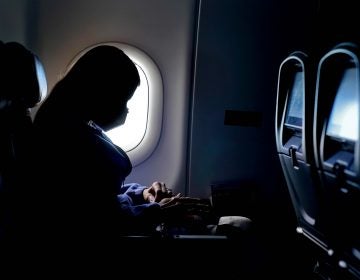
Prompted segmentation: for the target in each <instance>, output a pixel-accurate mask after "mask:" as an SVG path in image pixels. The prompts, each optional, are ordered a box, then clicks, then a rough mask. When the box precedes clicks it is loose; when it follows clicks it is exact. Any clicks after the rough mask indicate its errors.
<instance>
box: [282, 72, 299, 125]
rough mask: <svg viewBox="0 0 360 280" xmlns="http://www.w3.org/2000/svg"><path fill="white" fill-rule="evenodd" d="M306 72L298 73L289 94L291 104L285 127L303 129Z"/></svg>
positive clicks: (289, 104) (289, 103) (287, 110)
mask: <svg viewBox="0 0 360 280" xmlns="http://www.w3.org/2000/svg"><path fill="white" fill-rule="evenodd" d="M303 100H304V72H296V74H295V76H294V81H293V83H292V86H291V88H290V92H289V102H288V106H287V109H286V116H285V125H287V126H290V127H294V128H299V129H301V128H302V119H303V109H304V101H303Z"/></svg>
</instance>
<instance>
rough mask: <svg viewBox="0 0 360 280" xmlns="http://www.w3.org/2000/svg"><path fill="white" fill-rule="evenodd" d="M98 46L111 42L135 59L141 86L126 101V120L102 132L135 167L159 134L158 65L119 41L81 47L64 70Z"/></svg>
mask: <svg viewBox="0 0 360 280" xmlns="http://www.w3.org/2000/svg"><path fill="white" fill-rule="evenodd" d="M99 45H111V46H115V47H118V48H119V49H121V50H123V51H124V52H125V53H126V54H127V55H128V56H129V57H130V58H131V59H132V60H133V61H134V63H135V64H136V67H137V69H138V72H139V75H140V85H139V86H138V88H137V89H136V90H135V92H134V95H133V97H132V98H131V99H130V100H129V101H128V103H127V107H128V109H129V113H128V115H127V117H126V121H125V123H124V124H123V125H121V126H118V127H115V128H113V129H111V130H108V131H105V134H106V135H107V136H108V137H109V138H110V139H111V140H112V141H113V142H114V143H115V144H116V145H118V146H119V147H121V148H122V149H123V150H124V151H126V153H127V154H128V156H129V157H130V160H131V162H132V165H133V166H136V165H138V164H140V163H141V162H142V161H144V160H145V159H146V158H147V157H148V156H149V155H150V154H151V153H152V151H153V150H154V149H155V147H156V144H157V142H158V140H159V137H160V132H161V125H162V111H163V108H162V107H163V84H162V78H161V74H160V71H159V69H158V67H157V65H156V64H155V63H154V61H153V60H152V59H151V58H150V57H149V56H148V55H147V54H146V53H145V52H143V51H141V50H140V49H138V48H136V47H134V46H131V45H128V44H124V43H118V42H105V43H100V44H96V45H92V46H90V47H88V48H86V49H84V50H83V51H81V52H80V53H79V54H78V55H76V56H75V58H74V59H73V60H72V62H71V63H70V65H69V67H67V70H69V69H70V68H71V67H72V66H73V65H74V64H75V63H76V61H77V60H78V59H79V58H80V57H81V56H82V55H83V54H84V53H86V52H87V51H89V50H90V49H92V48H94V47H96V46H99Z"/></svg>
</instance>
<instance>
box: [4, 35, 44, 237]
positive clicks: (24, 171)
mask: <svg viewBox="0 0 360 280" xmlns="http://www.w3.org/2000/svg"><path fill="white" fill-rule="evenodd" d="M0 61H1V64H0V205H1V206H0V207H1V208H0V211H1V213H0V239H1V240H2V241H5V242H8V241H9V240H12V239H14V238H15V236H16V233H17V232H18V231H19V229H18V226H19V225H20V219H21V216H22V214H21V213H23V212H24V211H26V209H24V208H25V206H23V204H22V202H24V201H25V200H26V198H25V197H26V195H25V194H26V192H28V191H29V190H30V185H29V184H30V181H29V179H30V177H31V176H33V174H32V172H30V168H29V167H30V166H31V165H32V163H31V161H32V160H33V150H32V118H31V115H30V113H31V112H30V110H31V108H33V107H34V106H35V105H37V104H38V103H39V102H40V101H41V100H42V98H44V97H45V95H46V90H47V88H46V78H45V72H44V68H43V67H42V64H41V62H40V60H39V59H38V57H37V56H36V55H34V54H33V53H32V52H31V51H30V50H28V49H26V48H25V47H24V46H23V45H21V44H19V43H17V42H8V43H1V52H0Z"/></svg>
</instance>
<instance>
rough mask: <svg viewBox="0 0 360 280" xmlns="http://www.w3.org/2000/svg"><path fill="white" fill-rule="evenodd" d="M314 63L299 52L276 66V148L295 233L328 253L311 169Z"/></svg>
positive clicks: (316, 181) (320, 201)
mask: <svg viewBox="0 0 360 280" xmlns="http://www.w3.org/2000/svg"><path fill="white" fill-rule="evenodd" d="M314 69H315V67H314V63H313V62H312V61H311V59H310V58H309V57H308V56H307V55H306V54H305V53H303V52H299V51H297V52H294V53H292V54H290V55H289V56H288V57H287V58H286V59H285V60H284V61H283V62H282V63H281V65H280V69H279V73H278V89H277V90H278V91H277V104H276V120H275V128H276V145H277V152H278V155H279V159H280V162H281V166H282V170H283V173H284V176H285V179H286V183H287V186H288V189H289V193H290V196H291V200H292V204H293V206H294V209H295V213H296V217H297V232H298V233H300V234H303V235H304V236H305V237H307V240H310V241H311V242H312V243H314V244H316V246H318V247H320V248H321V249H323V250H325V252H328V251H329V250H330V248H329V244H328V241H327V238H326V234H325V232H326V221H325V218H324V217H325V215H324V211H325V203H324V201H323V195H322V189H321V185H320V184H319V177H318V176H317V173H316V170H315V168H314V162H315V159H314V152H313V137H312V130H313V108H314V97H315V86H314V84H315V78H316V75H315V71H314Z"/></svg>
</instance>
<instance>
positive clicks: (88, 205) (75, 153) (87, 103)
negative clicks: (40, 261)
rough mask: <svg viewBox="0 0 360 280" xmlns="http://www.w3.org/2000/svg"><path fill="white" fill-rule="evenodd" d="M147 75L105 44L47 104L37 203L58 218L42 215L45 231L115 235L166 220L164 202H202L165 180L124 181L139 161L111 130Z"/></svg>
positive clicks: (40, 127) (79, 236)
mask: <svg viewBox="0 0 360 280" xmlns="http://www.w3.org/2000/svg"><path fill="white" fill-rule="evenodd" d="M139 82H140V79H139V74H138V71H137V69H136V66H135V64H134V63H133V62H132V61H131V59H130V58H129V57H128V56H127V55H126V54H125V53H124V52H123V51H121V50H120V49H118V48H116V47H112V46H98V47H95V48H93V49H91V50H90V51H88V52H87V53H85V54H84V55H83V56H82V57H81V58H80V59H79V60H78V61H77V62H76V64H75V65H74V66H73V67H72V68H71V69H70V70H69V72H68V73H67V74H66V76H65V77H64V78H63V79H62V80H60V81H59V82H58V83H57V84H56V85H55V87H54V89H53V90H52V92H51V94H50V95H49V97H48V99H47V100H46V101H45V102H44V103H43V104H42V106H41V107H40V109H39V111H38V113H37V115H36V118H35V121H34V124H35V128H36V132H37V135H38V145H39V146H38V152H39V154H38V160H39V162H40V168H39V170H38V172H40V176H41V177H42V179H41V184H40V186H41V187H40V188H39V190H38V194H39V196H38V198H36V202H37V203H38V204H37V205H39V211H38V212H39V213H38V215H39V216H40V217H41V216H43V215H44V214H43V213H44V212H48V213H46V216H47V217H50V218H47V217H46V218H45V217H44V218H45V221H42V220H44V219H40V228H41V227H42V226H43V225H45V229H44V231H43V234H44V235H45V236H44V238H48V237H49V236H50V237H51V236H54V237H57V236H60V235H61V238H64V237H65V238H70V239H73V238H74V239H75V240H83V241H84V240H85V241H86V240H87V239H88V238H92V239H93V238H94V236H95V237H96V238H100V239H101V238H104V239H106V240H111V238H110V237H111V235H112V234H113V235H114V236H113V237H114V238H116V237H117V235H118V234H119V233H122V234H133V233H142V234H144V233H152V232H153V231H154V228H155V227H156V226H157V225H158V224H159V223H160V222H161V221H162V218H163V216H162V213H160V212H161V207H163V206H172V205H177V204H179V203H180V201H181V202H189V201H192V202H194V200H191V199H189V198H180V197H179V195H177V196H172V193H171V191H170V190H169V189H167V187H166V186H165V184H164V183H162V182H158V181H156V182H154V183H153V184H152V185H151V186H149V187H146V186H142V185H140V184H137V183H134V184H126V185H124V180H125V178H126V176H127V175H129V173H130V172H131V169H132V165H131V162H130V160H129V158H128V156H127V155H126V153H125V152H124V151H123V150H122V149H120V148H119V147H118V146H116V145H114V144H113V143H112V142H111V140H110V139H109V138H108V137H106V135H105V134H104V133H103V129H110V128H112V127H114V126H117V125H121V124H123V123H124V122H125V119H126V115H127V112H128V110H127V107H126V105H127V102H128V100H129V99H130V98H131V97H132V96H133V93H134V91H135V89H136V88H137V86H138V85H139ZM124 137H126V135H124ZM164 208H167V207H164ZM49 214H50V215H49ZM36 216H37V215H36ZM91 242H93V241H91Z"/></svg>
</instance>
